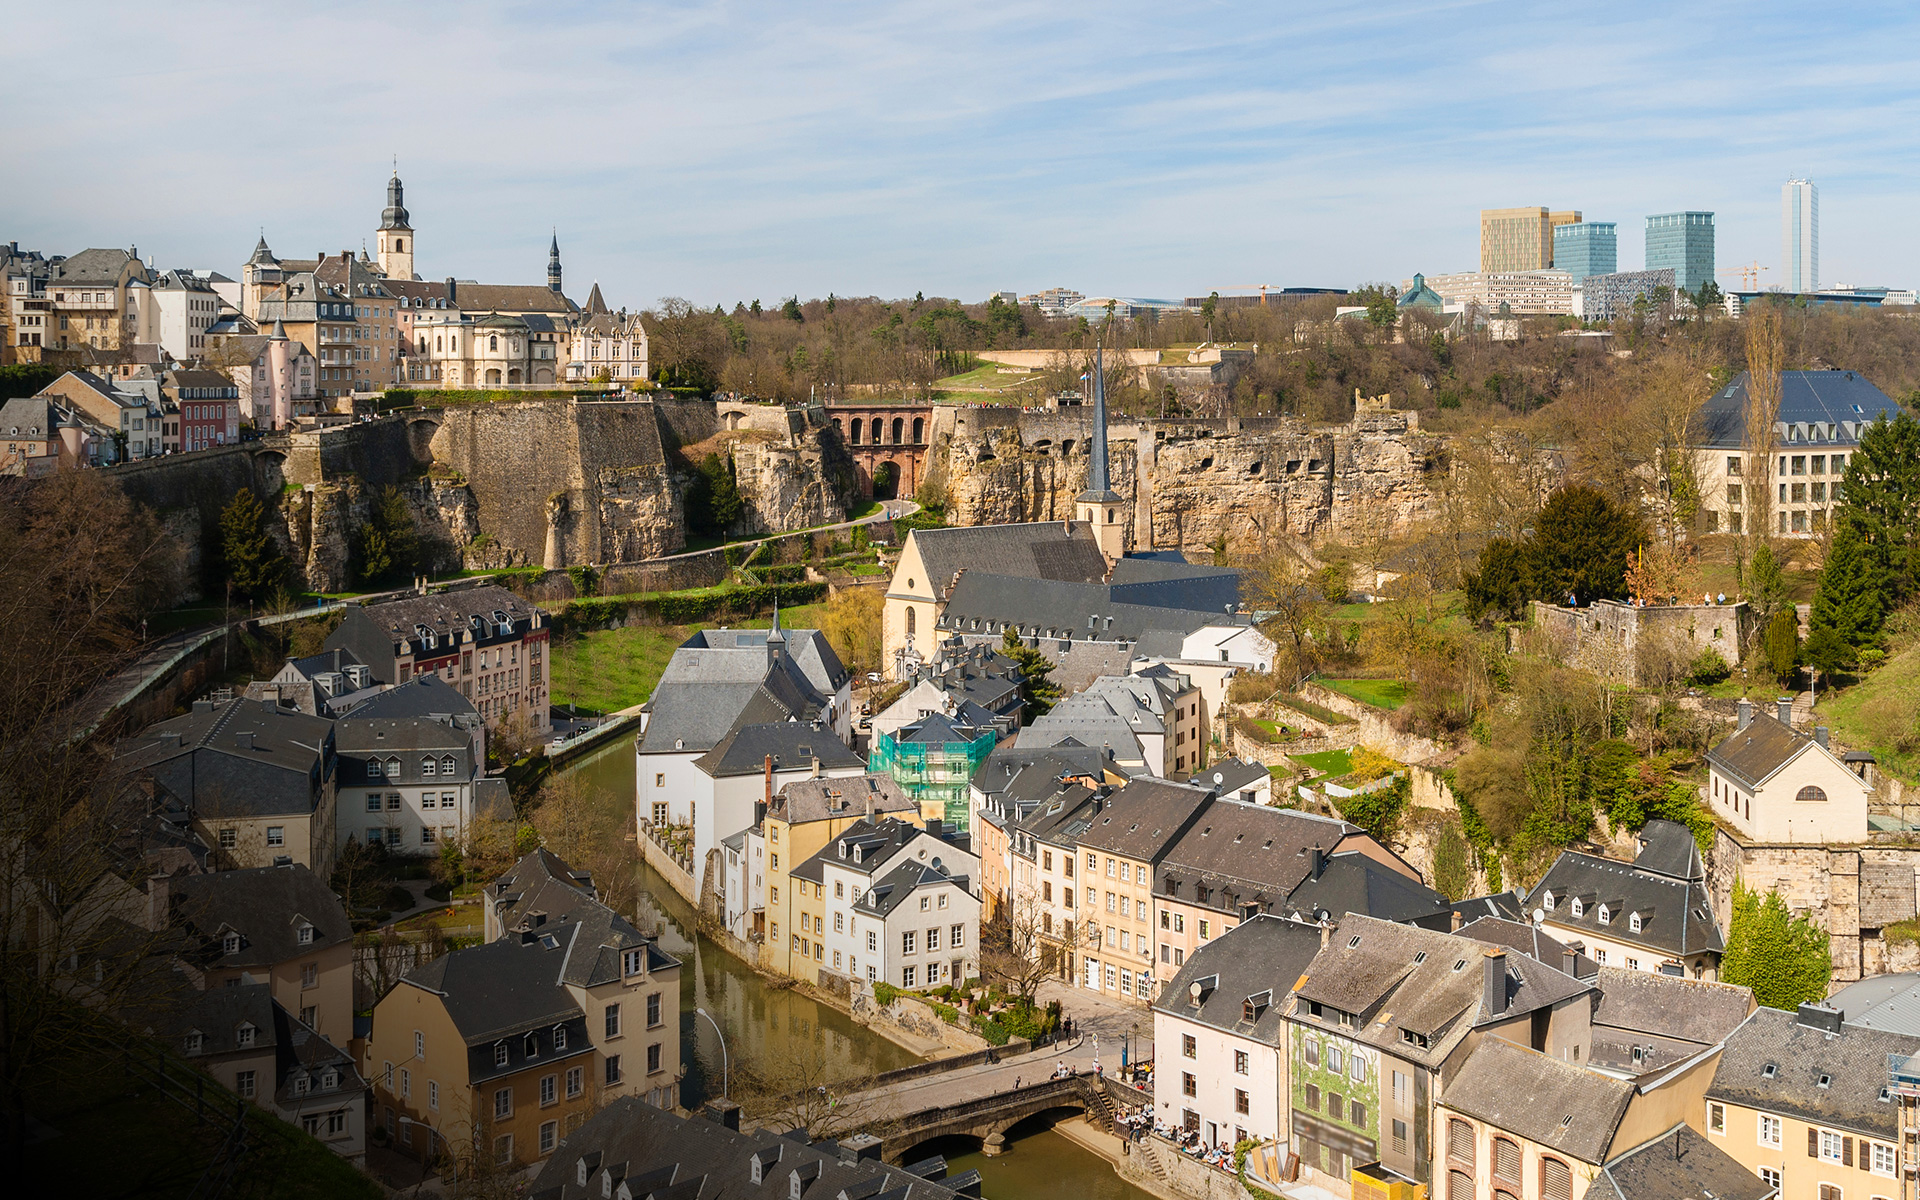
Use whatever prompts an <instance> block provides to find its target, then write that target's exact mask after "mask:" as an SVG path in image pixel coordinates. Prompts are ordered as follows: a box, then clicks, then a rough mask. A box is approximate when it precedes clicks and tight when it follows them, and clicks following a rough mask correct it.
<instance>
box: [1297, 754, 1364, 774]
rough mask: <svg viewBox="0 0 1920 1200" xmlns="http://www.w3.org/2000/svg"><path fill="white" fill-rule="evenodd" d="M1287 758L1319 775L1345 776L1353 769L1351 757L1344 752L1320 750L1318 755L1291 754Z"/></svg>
mask: <svg viewBox="0 0 1920 1200" xmlns="http://www.w3.org/2000/svg"><path fill="white" fill-rule="evenodd" d="M1288 757H1290V758H1292V759H1293V761H1295V762H1297V763H1300V764H1301V765H1302V766H1307V767H1311V768H1313V770H1314V772H1315V773H1317V774H1319V775H1333V776H1340V775H1345V774H1346V773H1347V772H1348V771H1351V770H1352V769H1353V761H1352V758H1351V756H1349V755H1348V753H1347V752H1346V751H1345V750H1322V751H1320V752H1319V753H1318V754H1293V755H1289V756H1288Z"/></svg>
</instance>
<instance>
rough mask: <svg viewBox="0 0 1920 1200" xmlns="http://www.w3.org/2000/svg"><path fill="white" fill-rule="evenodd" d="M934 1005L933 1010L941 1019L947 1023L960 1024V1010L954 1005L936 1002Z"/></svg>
mask: <svg viewBox="0 0 1920 1200" xmlns="http://www.w3.org/2000/svg"><path fill="white" fill-rule="evenodd" d="M932 1007H933V1011H934V1012H935V1013H937V1014H939V1017H940V1019H941V1020H942V1021H945V1022H946V1023H947V1024H949V1025H958V1024H959V1023H960V1010H959V1009H957V1008H955V1007H954V1006H953V1005H951V1004H940V1003H935V1004H934V1005H933V1006H932Z"/></svg>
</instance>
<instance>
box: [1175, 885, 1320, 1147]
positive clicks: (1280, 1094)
mask: <svg viewBox="0 0 1920 1200" xmlns="http://www.w3.org/2000/svg"><path fill="white" fill-rule="evenodd" d="M1319 951H1320V930H1319V929H1318V928H1317V927H1316V926H1312V925H1304V924H1301V923H1299V922H1297V921H1291V920H1287V919H1285V918H1282V917H1276V916H1272V915H1269V914H1266V913H1260V914H1257V915H1255V916H1253V917H1251V918H1249V919H1248V920H1246V921H1243V922H1242V923H1241V924H1239V925H1237V926H1235V927H1234V928H1233V929H1231V930H1228V931H1227V932H1226V933H1225V934H1222V935H1221V936H1220V937H1218V938H1215V939H1214V940H1213V941H1211V942H1209V943H1207V944H1206V945H1205V946H1202V947H1201V948H1200V949H1199V950H1198V951H1196V952H1195V953H1194V955H1193V957H1192V958H1190V959H1188V960H1187V964H1186V966H1184V967H1183V968H1181V970H1180V973H1179V974H1177V975H1175V976H1174V977H1173V979H1172V981H1171V982H1170V983H1168V984H1167V986H1166V987H1165V988H1164V989H1162V991H1161V993H1160V998H1159V999H1158V1000H1156V1001H1154V1004H1153V1045H1154V1093H1155V1094H1154V1099H1155V1101H1156V1109H1157V1111H1156V1114H1155V1115H1156V1116H1158V1117H1159V1118H1160V1119H1161V1120H1162V1121H1166V1122H1168V1123H1169V1124H1173V1125H1178V1126H1180V1127H1182V1128H1185V1129H1191V1130H1195V1131H1198V1132H1199V1133H1200V1135H1201V1137H1202V1139H1203V1140H1204V1141H1205V1142H1206V1144H1207V1145H1234V1144H1237V1143H1239V1142H1243V1141H1248V1140H1252V1141H1256V1142H1261V1143H1266V1144H1268V1145H1273V1144H1276V1143H1284V1142H1285V1141H1286V1139H1287V1138H1288V1136H1289V1129H1288V1119H1289V1113H1290V1108H1289V1098H1288V1095H1287V1084H1288V1078H1289V1072H1288V1069H1287V1063H1288V1045H1287V1026H1286V1020H1285V1017H1284V1014H1285V1011H1286V1007H1287V1004H1288V1000H1289V993H1290V992H1291V990H1292V987H1293V983H1294V981H1295V980H1297V979H1299V978H1300V976H1301V974H1302V973H1304V972H1305V971H1306V969H1307V964H1308V963H1310V962H1312V961H1313V956H1314V955H1315V954H1317V953H1319ZM1278 1157H1280V1156H1278V1155H1274V1156H1271V1157H1270V1156H1268V1155H1262V1154H1253V1155H1249V1156H1248V1159H1247V1168H1248V1170H1249V1171H1250V1172H1254V1173H1260V1172H1261V1171H1262V1169H1263V1167H1268V1166H1271V1165H1272V1164H1273V1162H1274V1161H1275V1160H1277V1158H1278ZM1268 1182H1269V1183H1270V1184H1276V1183H1278V1182H1279V1178H1278V1173H1277V1171H1276V1172H1275V1173H1274V1174H1273V1176H1272V1178H1270V1179H1269V1180H1268Z"/></svg>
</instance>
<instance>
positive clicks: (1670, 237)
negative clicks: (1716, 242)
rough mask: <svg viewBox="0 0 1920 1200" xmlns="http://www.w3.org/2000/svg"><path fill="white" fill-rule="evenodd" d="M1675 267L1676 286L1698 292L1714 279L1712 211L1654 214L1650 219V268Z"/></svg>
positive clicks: (1681, 289)
mask: <svg viewBox="0 0 1920 1200" xmlns="http://www.w3.org/2000/svg"><path fill="white" fill-rule="evenodd" d="M1667 267H1671V268H1673V286H1674V287H1675V288H1677V289H1679V290H1680V291H1683V292H1697V291H1699V290H1700V286H1701V285H1702V284H1704V283H1708V282H1710V281H1711V280H1712V279H1713V214H1712V213H1710V212H1672V213H1655V214H1654V215H1653V216H1650V217H1648V218H1647V266H1646V269H1647V270H1649V271H1658V270H1662V269H1664V268H1667Z"/></svg>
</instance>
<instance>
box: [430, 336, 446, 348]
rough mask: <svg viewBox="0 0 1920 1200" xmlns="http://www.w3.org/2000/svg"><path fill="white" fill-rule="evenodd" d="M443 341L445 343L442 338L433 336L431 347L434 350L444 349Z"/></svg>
mask: <svg viewBox="0 0 1920 1200" xmlns="http://www.w3.org/2000/svg"><path fill="white" fill-rule="evenodd" d="M444 343H445V339H444V338H435V339H433V348H434V349H435V350H444V349H446V346H445V344H444Z"/></svg>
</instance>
